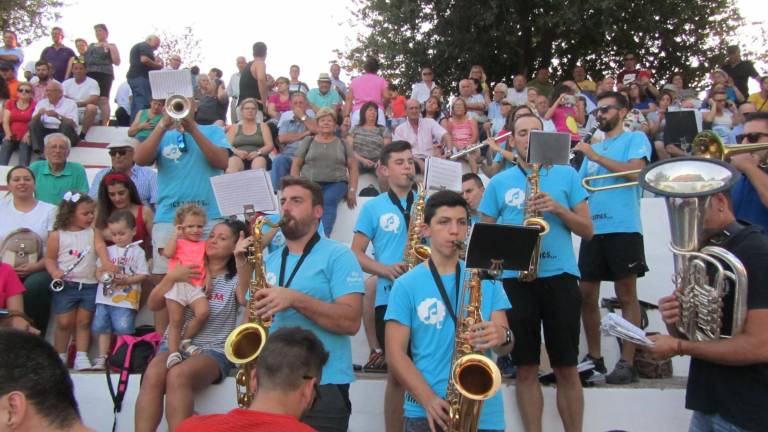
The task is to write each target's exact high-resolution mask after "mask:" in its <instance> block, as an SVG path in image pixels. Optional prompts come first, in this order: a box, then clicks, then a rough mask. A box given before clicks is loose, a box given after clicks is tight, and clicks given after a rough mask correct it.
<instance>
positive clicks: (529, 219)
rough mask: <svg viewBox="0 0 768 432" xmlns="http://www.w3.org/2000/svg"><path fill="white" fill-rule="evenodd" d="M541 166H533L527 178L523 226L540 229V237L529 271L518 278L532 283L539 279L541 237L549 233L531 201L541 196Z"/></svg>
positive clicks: (547, 225) (547, 226)
mask: <svg viewBox="0 0 768 432" xmlns="http://www.w3.org/2000/svg"><path fill="white" fill-rule="evenodd" d="M540 169H541V165H539V164H531V173H530V174H528V177H527V178H526V183H527V184H526V189H525V190H526V194H525V215H524V217H523V226H527V227H537V228H538V229H539V237H538V238H537V239H536V245H535V246H534V248H533V255H531V263H530V264H529V265H528V270H525V271H521V272H520V275H519V276H518V277H519V279H520V280H521V281H524V282H530V281H532V280H534V279H536V277H537V273H538V270H539V254H540V251H541V237H542V236H544V235H545V234H546V233H547V232H549V223H547V221H546V220H544V217H543V216H542V215H541V212H540V211H538V210H536V209H534V208H533V205H532V204H531V201H533V199H534V198H536V195H538V194H539V191H540V189H539V181H540V180H541V176H540V174H539V171H540Z"/></svg>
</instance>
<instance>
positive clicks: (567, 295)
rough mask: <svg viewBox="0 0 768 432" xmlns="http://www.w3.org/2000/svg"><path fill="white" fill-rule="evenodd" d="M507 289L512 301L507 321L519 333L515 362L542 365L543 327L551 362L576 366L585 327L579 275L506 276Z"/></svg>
mask: <svg viewBox="0 0 768 432" xmlns="http://www.w3.org/2000/svg"><path fill="white" fill-rule="evenodd" d="M504 291H506V292H507V297H508V298H509V302H510V303H512V309H509V310H507V320H508V321H509V328H510V329H511V330H512V333H514V335H515V346H514V348H513V349H512V359H513V361H514V362H515V364H517V365H538V364H539V358H540V357H541V327H542V326H543V327H544V341H545V343H546V346H547V354H549V362H550V364H551V365H552V366H554V367H567V366H576V365H577V364H578V360H579V359H578V357H579V332H580V330H581V291H580V290H579V283H578V281H577V279H576V276H573V275H571V274H567V273H563V274H559V275H556V276H549V277H544V278H539V279H535V280H533V281H531V282H521V281H520V280H518V279H504Z"/></svg>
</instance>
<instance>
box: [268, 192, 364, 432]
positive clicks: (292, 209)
mask: <svg viewBox="0 0 768 432" xmlns="http://www.w3.org/2000/svg"><path fill="white" fill-rule="evenodd" d="M281 189H282V197H281V200H280V203H281V206H282V214H283V220H284V221H285V223H284V224H283V225H282V231H283V235H284V236H285V246H283V247H282V248H280V249H278V250H276V251H275V252H274V253H272V254H271V255H269V256H268V257H266V259H265V262H264V264H265V267H266V272H267V277H266V280H267V283H268V284H269V287H268V288H265V289H260V290H259V291H258V292H257V293H256V299H257V302H256V312H257V314H258V315H259V316H261V317H262V319H264V318H268V317H273V323H272V327H271V330H270V331H277V330H278V329H280V328H283V327H293V326H295V327H301V328H304V329H307V330H311V331H312V332H314V333H315V334H316V335H317V337H318V338H319V339H320V341H322V342H323V345H324V346H325V348H326V349H327V350H328V352H329V353H330V357H329V358H328V363H326V364H325V366H324V367H323V375H322V380H321V381H320V386H319V387H318V395H319V398H318V401H317V403H316V404H315V405H314V406H313V407H312V409H310V410H309V411H308V412H306V413H305V414H304V415H303V417H302V419H301V420H302V422H304V423H306V424H308V425H310V426H312V427H313V428H315V429H317V430H319V431H321V432H336V431H338V432H345V431H346V430H347V428H348V425H349V415H350V414H351V402H350V400H349V384H350V383H351V382H352V381H354V378H355V376H354V373H353V371H352V347H351V340H350V337H351V336H352V335H354V334H356V333H357V331H358V329H359V328H360V318H361V310H362V294H363V274H362V271H361V270H360V265H359V264H358V263H357V260H356V259H355V256H354V254H353V253H352V251H350V250H349V249H348V248H347V247H346V246H344V245H342V244H340V243H338V242H336V241H334V240H330V239H327V238H321V237H320V235H319V234H318V233H317V226H318V224H319V223H320V218H321V217H322V215H323V193H322V189H321V188H320V185H318V184H317V183H314V182H312V181H310V180H307V179H305V178H303V177H283V179H282V182H281ZM268 345H269V340H267V346H268ZM257 391H258V389H257Z"/></svg>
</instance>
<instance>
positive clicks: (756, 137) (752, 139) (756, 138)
mask: <svg viewBox="0 0 768 432" xmlns="http://www.w3.org/2000/svg"><path fill="white" fill-rule="evenodd" d="M764 136H768V133H766V132H752V133H748V134H739V135H736V142H737V143H739V144H741V143H743V142H744V138H746V139H747V142H748V143H750V144H757V143H759V142H760V137H764Z"/></svg>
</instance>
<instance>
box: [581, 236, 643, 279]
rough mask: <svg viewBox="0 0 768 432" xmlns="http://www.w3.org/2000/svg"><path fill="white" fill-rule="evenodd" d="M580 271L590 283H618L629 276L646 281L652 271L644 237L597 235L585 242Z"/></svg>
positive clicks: (582, 242)
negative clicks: (645, 277)
mask: <svg viewBox="0 0 768 432" xmlns="http://www.w3.org/2000/svg"><path fill="white" fill-rule="evenodd" d="M579 271H580V272H581V279H582V280H585V281H589V282H598V281H617V280H621V279H624V278H626V277H628V276H637V277H643V276H644V275H645V272H647V271H648V266H647V265H646V264H645V248H644V246H643V235H642V234H640V233H610V234H595V236H594V237H592V240H589V241H587V240H582V241H581V248H580V249H579Z"/></svg>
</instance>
